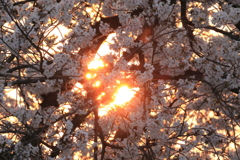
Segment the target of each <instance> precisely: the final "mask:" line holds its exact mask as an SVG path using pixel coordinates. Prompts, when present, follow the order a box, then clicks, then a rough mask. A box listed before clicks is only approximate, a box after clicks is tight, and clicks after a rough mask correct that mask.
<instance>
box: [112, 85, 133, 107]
mask: <svg viewBox="0 0 240 160" xmlns="http://www.w3.org/2000/svg"><path fill="white" fill-rule="evenodd" d="M134 94H135V91H133V90H131V89H130V88H128V86H122V87H121V88H119V89H118V92H117V93H116V95H115V100H114V102H113V103H114V104H115V105H123V104H124V103H126V102H129V101H130V100H131V99H132V98H133V97H134Z"/></svg>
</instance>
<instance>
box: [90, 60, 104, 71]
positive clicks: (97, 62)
mask: <svg viewBox="0 0 240 160" xmlns="http://www.w3.org/2000/svg"><path fill="white" fill-rule="evenodd" d="M100 67H104V63H103V61H102V60H100V59H95V60H93V61H92V62H90V63H89V65H88V69H98V68H100Z"/></svg>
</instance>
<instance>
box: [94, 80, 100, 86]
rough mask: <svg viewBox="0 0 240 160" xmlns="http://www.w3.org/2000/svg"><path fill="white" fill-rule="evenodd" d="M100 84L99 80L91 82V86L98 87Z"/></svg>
mask: <svg viewBox="0 0 240 160" xmlns="http://www.w3.org/2000/svg"><path fill="white" fill-rule="evenodd" d="M100 84H101V82H100V81H96V82H95V83H94V84H93V87H99V86H100Z"/></svg>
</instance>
